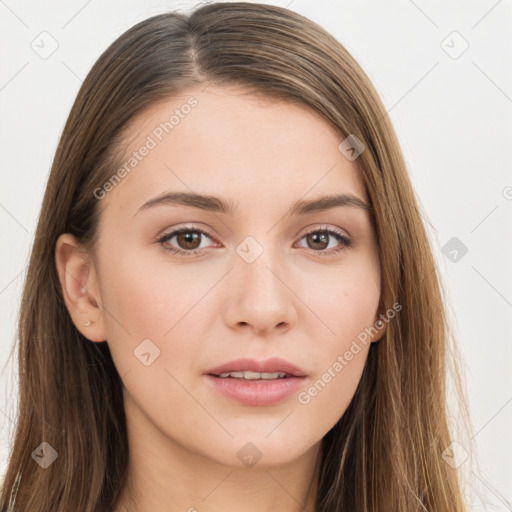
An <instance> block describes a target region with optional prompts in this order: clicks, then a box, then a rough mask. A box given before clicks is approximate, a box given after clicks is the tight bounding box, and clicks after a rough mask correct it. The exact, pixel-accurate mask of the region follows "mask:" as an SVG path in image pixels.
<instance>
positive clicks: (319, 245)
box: [306, 231, 329, 251]
mask: <svg viewBox="0 0 512 512" xmlns="http://www.w3.org/2000/svg"><path fill="white" fill-rule="evenodd" d="M306 238H307V240H308V245H309V247H310V248H311V249H317V250H319V251H323V250H325V249H326V248H327V246H328V245H329V235H326V234H325V232H321V231H317V232H315V233H310V234H308V235H306Z"/></svg>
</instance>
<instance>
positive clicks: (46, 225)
mask: <svg viewBox="0 0 512 512" xmlns="http://www.w3.org/2000/svg"><path fill="white" fill-rule="evenodd" d="M200 84H204V86H207V85H208V84H216V85H222V84H226V85H231V84H237V85H243V86H245V87H247V88H248V89H249V90H250V91H251V92H252V93H253V94H258V95H261V96H262V97H268V98H275V99H277V100H283V101H295V102H298V103H301V104H304V105H307V106H309V107H310V108H312V109H314V110H315V111H316V112H318V113H320V114H321V115H322V116H324V118H325V119H326V120H327V121H328V122H330V123H331V124H332V125H333V126H334V127H335V128H336V129H337V130H338V131H339V133H340V135H341V136H343V137H344V138H345V137H348V136H349V135H355V136H356V137H357V138H358V139H359V140H361V141H363V143H364V145H365V150H364V151H363V152H362V153H361V154H360V156H359V157H358V159H357V164H358V168H359V171H360V175H361V177H362V179H363V182H364V184H365V186H366V189H367V192H368V196H369V198H370V202H371V206H372V208H373V211H374V227H375V230H376V235H377V240H378V245H379V257H380V268H381V297H380V304H379V312H380V313H381V314H383V313H384V312H386V311H387V310H389V309H390V308H391V307H392V305H393V304H395V303H398V304H400V305H401V311H400V313H399V314H398V315H397V316H396V318H395V319H394V320H393V321H391V322H390V323H389V325H388V326H387V329H386V332H385V335H384V336H383V338H382V339H381V340H380V341H379V342H378V343H373V344H372V345H371V349H370V352H369V354H368V359H367V361H366V366H365V369H364V372H363V375H362V378H361V381H360V383H359V386H358V388H357V391H356V393H355V395H354V397H353V400H352V401H351V403H350V405H349V407H348V409H347V410H346V412H345V413H344V415H343V416H342V418H341V419H340V420H339V422H338V423H337V424H336V425H335V426H334V427H333V428H332V429H331V430H330V431H329V432H328V433H327V434H326V435H325V437H324V439H323V440H322V450H321V467H320V474H319V480H318V499H317V511H318V512H334V511H341V510H343V511H349V510H350V511H356V510H357V511H359V512H369V511H391V510H392V511H394V512H413V511H431V512H448V511H452V512H453V511H457V512H461V511H464V510H466V505H465V504H464V498H463V492H462V490H461V487H462V485H461V482H460V480H461V479H460V476H459V475H458V474H457V471H456V469H454V468H452V465H450V464H448V463H446V462H445V459H444V458H443V456H442V453H443V451H444V450H445V449H447V447H449V445H450V443H451V441H452V437H451V433H450V432H451V427H450V425H449V409H448V404H447V397H446V395H447V393H446V375H447V369H448V363H447V356H449V355H450V354H452V353H454V352H453V350H454V349H455V344H453V346H451V342H453V341H454V340H453V336H452V335H451V333H450V329H449V326H448V318H447V313H446V307H445V301H444V296H443V290H442V284H441V281H440V277H439V272H438V270H437V268H436V265H435V261H434V257H433V254H432V249H431V246H430V242H429V238H428V234H427V231H426V229H425V226H424V223H423V221H422V213H421V209H420V207H419V203H418V200H417V199H416V197H415V193H414V191H413V188H412V186H411V183H410V179H409V176H408V173H407V169H406V165H405V163H404V159H403V156H402V153H401V150H400V147H399V144H398V141H397V138H396V135H395V133H394V130H393V128H392V125H391V123H390V121H389V119H388V117H387V115H386V110H385V108H384V106H383V105H382V103H381V101H380V99H379V97H378V95H377V93H376V91H375V89H374V87H373V86H372V84H371V82H370V80H369V79H368V78H367V76H366V74H365V73H364V71H363V70H362V69H361V67H360V66H359V65H358V64H357V62H355V60H354V59H353V58H352V56H351V55H350V54H349V53H348V52H347V50H346V49H345V48H344V47H343V45H342V44H340V43H339V42H338V41H337V40H336V39H335V38H334V37H333V36H331V35H330V34H329V33H327V32H326V31H325V30H324V29H323V28H321V27H320V26H319V25H317V24H316V23H314V22H312V21H310V20H308V19H307V18H305V17H303V16H301V15H299V14H296V13H294V12H292V11H290V10H287V9H284V8H280V7H276V6H270V5H261V4H251V3H245V2H239V3H233V2H226V3H214V4H211V5H206V6H203V7H201V8H199V9H196V10H195V11H193V12H192V13H189V14H187V15H186V14H182V13H181V14H179V13H174V12H170V13H166V14H162V15H158V16H153V17H151V18H149V19H146V20H144V21H142V22H140V23H138V24H137V25H135V26H134V27H132V28H131V29H129V30H128V31H127V32H125V33H124V34H122V35H121V36H120V37H119V38H118V39H117V40H116V41H114V42H113V43H112V44H111V45H110V47H109V48H108V49H107V50H106V51H105V52H104V53H103V54H102V55H101V56H100V58H99V59H98V61H97V62H96V63H95V64H94V66H93V68H92V69H91V71H90V72H89V74H88V76H87V78H86V79H85V81H84V82H83V84H82V87H81V88H80V91H79V93H78V96H77V98H76V100H75V103H74V105H73V107H72V109H71V112H70V114H69V118H68V120H67V122H66V125H65V127H64V130H63V133H62V137H61V139H60V141H59V145H58V148H57V151H56V154H55V158H54V161H53V165H52V169H51V173H50V176H49V180H48V184H47V188H46V192H45V196H44V200H43V205H42V209H41V213H40V217H39V222H38V226H37V231H36V235H35V241H34V245H33V250H32V253H31V258H30V263H29V268H28V272H27V276H26V282H25V285H24V291H23V296H22V302H21V309H20V319H19V330H18V338H19V369H20V371H19V393H20V395H19V396H20V400H19V407H18V417H17V424H16V431H15V438H14V442H13V445H12V451H11V453H10V458H9V463H8V468H7V472H6V475H5V481H4V487H3V490H2V494H1V497H0V511H2V512H4V511H7V510H11V509H12V508H9V507H13V506H14V509H15V510H16V511H18V512H22V511H30V512H54V511H56V510H58V511H91V512H106V511H110V510H112V509H114V508H115V506H116V504H117V503H118V501H119V496H120V493H121V491H122V490H123V488H124V486H125V484H126V481H127V463H128V448H129V447H128V442H127V433H126V427H125V415H124V408H123V399H122V381H121V379H120V377H119V375H118V373H117V371H116V368H115V366H114V364H113V361H112V358H111V356H110V352H109V349H108V345H107V343H106V342H104V343H92V342H90V341H88V340H87V339H86V338H85V337H83V336H82V335H81V333H80V332H79V331H78V330H77V329H76V327H75V325H74V324H73V322H72V320H71V317H70V315H69V313H68V311H67V309H66V306H65V303H64V301H63V298H62V292H61V288H60V285H59V280H58V275H57V271H56V265H55V259H54V254H55V245H56V241H57V238H58V237H59V235H61V234H62V233H71V234H73V235H75V236H76V237H77V238H78V239H79V241H81V242H82V243H83V244H84V245H85V246H86V247H91V248H93V247H94V242H95V237H96V235H97V232H98V230H97V228H98V222H99V216H100V213H101V211H100V209H99V203H100V201H98V200H97V199H96V196H95V194H94V191H95V190H96V189H97V188H98V187H101V186H102V184H104V183H105V182H106V181H107V180H108V179H109V178H110V177H111V176H112V174H113V171H114V170H115V169H118V168H119V166H120V165H121V162H122V159H121V157H122V154H123V149H124V142H125V139H124V138H123V137H124V134H125V131H126V128H127V126H129V121H131V120H133V119H134V117H135V116H136V115H138V114H140V113H141V112H143V111H144V110H145V109H147V108H148V107H149V106H151V105H154V104H155V103H157V102H159V101H163V100H165V99H166V98H168V97H169V96H171V95H173V94H176V93H177V92H181V91H186V89H187V88H189V87H193V86H197V85H200ZM450 347H451V350H450ZM456 357H457V356H456V355H455V359H456ZM453 369H454V377H455V379H456V380H455V382H456V386H455V390H456V391H457V393H458V394H459V395H460V398H461V402H460V403H461V404H462V413H463V414H465V416H463V417H462V420H463V421H465V422H466V423H468V422H469V415H468V414H467V406H466V405H465V402H464V399H463V393H462V387H461V385H460V376H459V370H458V366H457V365H456V364H455V365H454V366H453ZM43 441H44V442H47V443H48V444H49V445H50V446H51V447H54V448H55V450H56V451H57V452H58V459H57V461H56V462H55V463H53V464H52V465H51V466H50V467H48V468H47V469H43V468H41V467H40V466H39V465H38V464H36V463H35V462H34V460H33V458H32V453H33V451H34V450H35V449H36V448H37V447H38V446H40V445H41V443H42V442H43Z"/></svg>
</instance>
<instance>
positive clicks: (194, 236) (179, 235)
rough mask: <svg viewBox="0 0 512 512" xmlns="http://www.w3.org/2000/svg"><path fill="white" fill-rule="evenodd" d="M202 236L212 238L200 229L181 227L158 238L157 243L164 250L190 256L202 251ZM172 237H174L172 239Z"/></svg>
mask: <svg viewBox="0 0 512 512" xmlns="http://www.w3.org/2000/svg"><path fill="white" fill-rule="evenodd" d="M203 238H209V239H210V240H211V239H212V238H211V236H210V235H209V234H208V233H207V232H206V231H203V230H202V229H197V228H181V229H178V230H176V231H172V232H171V233H168V234H166V235H164V236H163V237H162V238H160V239H159V240H158V243H159V244H160V245H161V246H162V247H163V249H164V250H166V251H169V252H172V253H175V254H180V255H182V256H190V255H193V254H198V253H200V252H202V250H201V249H202V247H201V241H202V239H203ZM173 239H176V240H175V241H173Z"/></svg>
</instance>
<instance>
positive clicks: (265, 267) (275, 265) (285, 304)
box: [225, 250, 297, 336]
mask: <svg viewBox="0 0 512 512" xmlns="http://www.w3.org/2000/svg"><path fill="white" fill-rule="evenodd" d="M229 278H230V283H229V292H230V298H229V300H228V307H227V311H226V312H225V314H226V318H225V320H226V322H227V323H228V324H229V326H230V327H231V328H234V329H252V330H253V331H254V333H255V334H258V335H263V336H264V335H266V334H269V333H271V332H273V331H276V332H279V333H284V332H286V331H288V330H289V329H290V327H291V326H292V325H294V323H295V322H296V319H297V309H296V304H295V302H296V300H297V298H296V295H295V294H294V292H293V283H292V282H291V281H292V279H291V277H290V275H289V272H287V271H285V269H284V267H283V265H281V264H280V263H279V262H278V256H277V255H276V254H274V253H272V254H271V252H270V251H268V250H264V251H263V253H262V254H261V255H260V256H259V257H258V258H257V259H256V260H255V261H253V262H252V263H249V262H247V261H246V260H244V259H243V258H239V257H238V256H237V259H236V262H235V268H234V269H233V271H232V272H230V276H229Z"/></svg>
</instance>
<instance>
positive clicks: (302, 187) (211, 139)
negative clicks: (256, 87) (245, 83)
mask: <svg viewBox="0 0 512 512" xmlns="http://www.w3.org/2000/svg"><path fill="white" fill-rule="evenodd" d="M202 89H204V86H203V87H202V88H193V89H189V90H187V91H183V92H180V93H179V94H176V95H174V96H173V97H169V98H167V99H166V100H165V101H162V102H160V103H158V104H155V105H152V106H151V107H150V108H148V109H147V110H146V111H144V112H143V113H142V114H140V115H138V116H137V117H136V118H134V119H133V120H132V121H131V123H130V124H129V126H127V128H126V130H125V134H126V138H125V144H126V146H125V154H124V155H123V158H122V162H121V165H124V166H125V168H126V169H128V172H125V173H124V174H125V175H126V178H124V179H123V180H122V182H121V183H120V185H118V186H116V190H115V191H114V193H109V195H108V200H109V201H110V200H113V199H114V196H119V197H122V198H123V203H125V204H130V203H132V202H137V203H140V197H142V196H144V197H145V198H149V197H150V196H152V195H153V196H154V195H157V194H161V193H162V192H164V191H166V190H168V189H173V190H179V191H187V192H197V193H203V194H210V195H219V196H223V197H226V198H228V199H231V198H233V199H234V200H235V201H236V202H237V203H238V202H241V203H244V202H245V203H251V202H252V203H253V204H255V205H256V204H260V205H262V204H263V203H262V200H263V199H264V198H265V200H266V201H271V200H273V202H274V203H275V202H280V203H281V206H282V203H283V202H285V201H286V202H292V201H296V200H297V199H298V198H300V197H303V196H315V195H321V194H326V193H329V194H333V193H341V192H346V193H351V194H354V195H357V196H358V197H360V198H361V199H362V200H364V201H367V196H366V191H365V187H364V185H363V183H362V179H361V177H360V176H359V169H358V167H357V164H356V162H354V161H349V160H348V159H347V158H346V157H345V156H344V155H343V154H342V152H340V150H339V149H338V146H339V144H340V143H341V142H342V141H343V139H344V137H343V136H342V135H341V134H340V133H339V132H338V131H337V130H336V128H335V127H334V126H333V125H332V124H331V123H329V122H328V121H327V120H326V119H325V118H324V117H322V116H321V115H320V114H319V113H317V112H315V111H314V110H313V109H311V108H309V107H307V106H305V105H302V104H298V103H292V102H285V101H278V100H275V99H271V98H265V97H259V96H258V97H256V96H254V95H250V94H248V91H247V90H245V89H243V88H240V87H218V86H209V87H207V88H206V89H205V90H202ZM144 148H146V149H144ZM141 153H144V155H141ZM127 163H128V165H126V164H127ZM287 198H290V200H288V199H287Z"/></svg>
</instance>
